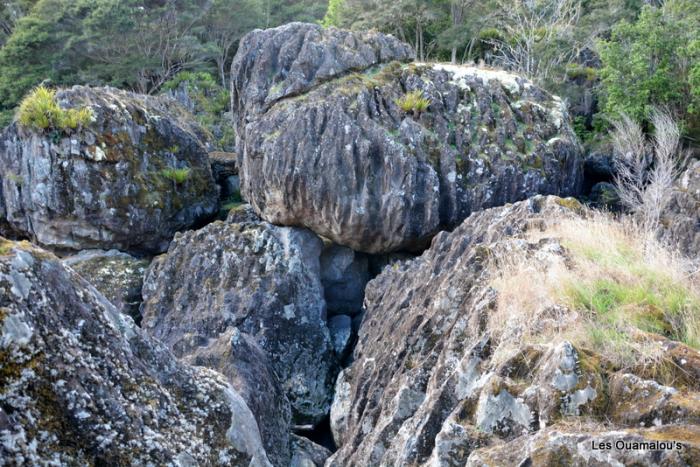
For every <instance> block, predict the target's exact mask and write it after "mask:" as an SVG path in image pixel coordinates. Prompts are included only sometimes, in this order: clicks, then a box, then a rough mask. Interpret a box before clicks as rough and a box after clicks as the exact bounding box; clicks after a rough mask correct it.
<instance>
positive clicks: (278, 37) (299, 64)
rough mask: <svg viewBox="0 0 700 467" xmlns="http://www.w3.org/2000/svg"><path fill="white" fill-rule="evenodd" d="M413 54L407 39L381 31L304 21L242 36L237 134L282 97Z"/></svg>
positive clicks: (235, 80) (235, 92)
mask: <svg viewBox="0 0 700 467" xmlns="http://www.w3.org/2000/svg"><path fill="white" fill-rule="evenodd" d="M412 59H413V51H412V49H411V48H410V47H409V46H408V45H407V44H404V43H402V42H401V41H399V40H397V39H396V38H394V37H392V36H387V35H384V34H380V33H376V32H349V31H343V30H339V29H335V28H328V29H324V28H322V27H321V26H319V25H316V24H305V23H290V24H286V25H284V26H280V27H278V28H275V29H267V30H255V31H253V32H251V33H249V34H247V35H246V36H245V37H243V39H241V43H240V45H239V47H238V53H237V54H236V56H235V57H234V60H233V64H232V66H231V80H232V84H231V91H232V95H231V102H232V105H231V109H232V110H233V115H234V121H235V122H236V125H237V129H238V134H239V135H240V134H242V133H243V130H244V127H245V125H246V124H247V123H248V122H250V121H251V120H252V119H253V118H254V117H255V116H256V115H258V114H261V113H263V112H265V111H266V110H267V109H268V108H269V107H270V106H272V105H273V104H274V103H275V102H277V101H279V100H282V99H285V98H288V97H291V96H297V95H299V94H302V93H304V92H306V91H308V90H310V89H311V88H313V87H315V86H317V85H319V84H321V83H323V82H325V81H328V80H330V79H333V78H337V77H339V76H343V75H345V74H347V73H348V72H352V71H359V70H365V69H367V68H369V67H371V66H373V65H377V64H380V63H387V62H389V61H391V60H401V61H408V60H412Z"/></svg>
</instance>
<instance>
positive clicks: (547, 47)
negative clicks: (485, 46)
mask: <svg viewBox="0 0 700 467" xmlns="http://www.w3.org/2000/svg"><path fill="white" fill-rule="evenodd" d="M497 3H498V5H499V10H500V15H499V24H500V25H501V26H502V28H503V30H504V31H505V35H504V37H503V38H502V39H495V40H492V41H491V43H492V44H493V45H494V47H495V49H496V54H497V63H499V64H500V65H502V66H504V67H505V68H508V69H510V70H514V71H517V72H519V73H522V74H524V75H525V76H528V77H530V78H532V79H534V80H536V81H538V82H540V83H545V82H547V80H549V79H550V78H551V76H552V74H553V72H555V70H557V69H561V68H563V67H565V66H566V65H567V64H568V63H571V62H572V61H573V59H574V58H575V57H576V56H577V55H578V47H577V44H576V43H574V42H573V41H572V40H571V39H572V37H573V36H572V30H573V26H575V25H576V23H577V22H578V20H579V18H580V15H581V1H580V0H535V1H530V0H517V1H515V2H513V1H511V0H498V2H497Z"/></svg>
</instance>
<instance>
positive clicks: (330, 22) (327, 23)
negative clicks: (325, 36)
mask: <svg viewBox="0 0 700 467" xmlns="http://www.w3.org/2000/svg"><path fill="white" fill-rule="evenodd" d="M344 6H345V0H329V2H328V10H326V15H325V16H324V17H323V20H321V24H322V25H323V27H326V28H328V27H331V26H335V27H339V26H340V25H341V24H342V17H341V15H342V14H343V7H344Z"/></svg>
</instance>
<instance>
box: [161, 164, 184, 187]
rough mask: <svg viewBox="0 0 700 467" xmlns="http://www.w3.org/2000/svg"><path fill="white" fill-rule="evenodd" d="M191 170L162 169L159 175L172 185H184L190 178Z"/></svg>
mask: <svg viewBox="0 0 700 467" xmlns="http://www.w3.org/2000/svg"><path fill="white" fill-rule="evenodd" d="M190 172H191V170H190V169H189V168H188V167H185V168H183V169H173V168H170V169H163V170H161V171H160V175H161V176H162V177H163V178H166V179H168V180H170V181H172V182H174V183H177V184H178V185H179V184H182V183H185V182H186V181H187V180H188V179H189V178H190Z"/></svg>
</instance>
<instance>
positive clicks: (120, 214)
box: [0, 86, 218, 253]
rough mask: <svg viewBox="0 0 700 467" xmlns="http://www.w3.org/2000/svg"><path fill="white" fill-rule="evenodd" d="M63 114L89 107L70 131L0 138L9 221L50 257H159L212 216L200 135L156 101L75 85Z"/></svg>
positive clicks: (63, 98) (14, 132)
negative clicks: (68, 253) (64, 253)
mask: <svg viewBox="0 0 700 467" xmlns="http://www.w3.org/2000/svg"><path fill="white" fill-rule="evenodd" d="M56 99H57V102H58V104H59V105H60V106H61V107H63V108H84V107H87V108H90V109H91V111H92V115H93V118H92V122H91V123H90V124H88V125H86V126H85V127H84V128H79V129H77V130H74V131H69V132H66V131H61V130H51V131H47V130H44V131H39V130H36V129H32V128H25V127H23V126H22V125H20V124H19V123H18V122H15V123H13V124H12V125H10V126H9V127H8V128H7V129H5V130H4V132H3V133H2V134H1V135H0V167H2V173H3V177H2V190H1V191H2V194H3V197H4V199H5V210H6V216H7V220H8V222H9V223H10V224H11V225H12V227H13V228H14V229H15V230H17V231H19V232H21V233H23V234H24V235H26V236H28V237H30V238H32V239H33V240H34V241H35V242H37V243H39V244H42V245H45V246H47V247H51V248H53V249H58V250H83V249H91V248H97V249H112V248H116V249H119V250H122V251H127V252H137V253H160V252H163V251H165V250H166V249H167V246H168V243H169V242H170V240H171V238H172V236H173V235H174V233H175V232H176V231H179V230H182V229H186V228H188V227H190V226H192V225H195V224H197V223H198V222H200V221H202V220H204V219H207V218H209V217H211V216H212V215H214V214H215V213H216V212H217V209H218V189H217V187H216V184H215V183H214V180H213V178H212V174H211V168H210V166H209V160H208V156H207V152H206V150H205V147H204V145H203V144H202V141H203V137H204V133H203V132H202V130H201V129H200V128H199V127H198V126H197V125H196V124H194V123H193V122H192V117H191V116H190V115H189V114H187V113H186V112H185V111H184V110H183V109H182V108H181V107H179V106H178V105H177V104H175V103H174V102H173V101H171V100H169V99H168V98H165V97H151V96H142V95H138V94H133V93H129V92H126V91H120V90H117V89H113V88H89V87H84V86H74V87H72V88H70V89H65V90H61V91H59V92H58V93H57V94H56Z"/></svg>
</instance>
